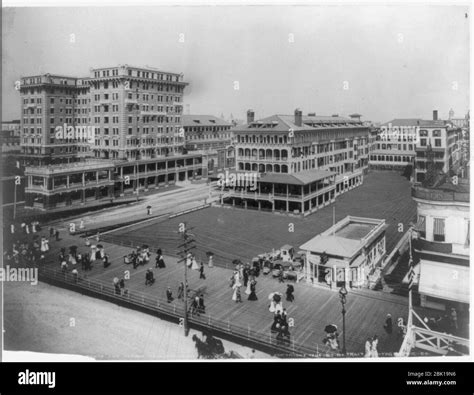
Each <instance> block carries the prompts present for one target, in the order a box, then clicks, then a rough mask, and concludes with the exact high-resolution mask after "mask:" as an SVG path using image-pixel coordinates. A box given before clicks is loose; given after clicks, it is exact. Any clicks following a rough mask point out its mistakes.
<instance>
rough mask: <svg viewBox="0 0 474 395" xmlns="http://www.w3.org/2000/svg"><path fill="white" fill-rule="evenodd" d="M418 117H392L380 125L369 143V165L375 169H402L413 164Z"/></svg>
mask: <svg viewBox="0 0 474 395" xmlns="http://www.w3.org/2000/svg"><path fill="white" fill-rule="evenodd" d="M419 121H420V119H393V120H391V121H389V122H386V123H384V124H382V125H381V126H380V128H379V129H378V130H377V135H376V137H375V141H374V142H373V143H372V145H371V151H370V157H369V167H370V168H371V169H377V170H403V169H404V168H405V167H406V166H407V165H410V164H413V161H414V158H415V142H416V136H417V132H416V131H417V128H418V122H419Z"/></svg>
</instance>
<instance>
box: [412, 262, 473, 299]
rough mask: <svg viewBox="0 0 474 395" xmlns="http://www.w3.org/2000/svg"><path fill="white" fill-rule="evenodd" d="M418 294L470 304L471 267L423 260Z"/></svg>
mask: <svg viewBox="0 0 474 395" xmlns="http://www.w3.org/2000/svg"><path fill="white" fill-rule="evenodd" d="M418 292H419V293H420V294H423V295H427V296H432V297H434V298H439V299H445V300H451V301H455V302H462V303H469V267H465V266H459V265H452V264H449V263H443V262H434V261H429V260H423V259H422V260H421V261H420V282H419V287H418Z"/></svg>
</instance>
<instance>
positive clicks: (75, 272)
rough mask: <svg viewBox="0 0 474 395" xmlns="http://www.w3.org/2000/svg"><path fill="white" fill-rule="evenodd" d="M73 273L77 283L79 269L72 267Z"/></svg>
mask: <svg viewBox="0 0 474 395" xmlns="http://www.w3.org/2000/svg"><path fill="white" fill-rule="evenodd" d="M71 273H72V278H73V280H74V282H75V283H77V278H78V277H79V272H78V271H77V269H76V268H74V269H72V271H71Z"/></svg>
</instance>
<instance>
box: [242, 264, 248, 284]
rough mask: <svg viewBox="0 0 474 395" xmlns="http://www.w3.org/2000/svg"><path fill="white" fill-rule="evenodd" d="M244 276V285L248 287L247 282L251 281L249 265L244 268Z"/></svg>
mask: <svg viewBox="0 0 474 395" xmlns="http://www.w3.org/2000/svg"><path fill="white" fill-rule="evenodd" d="M243 277H244V287H247V284H248V281H249V270H248V268H247V267H245V268H244V270H243Z"/></svg>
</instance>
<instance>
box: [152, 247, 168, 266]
mask: <svg viewBox="0 0 474 395" xmlns="http://www.w3.org/2000/svg"><path fill="white" fill-rule="evenodd" d="M158 251H160V253H159V254H157V255H156V260H155V267H158V268H160V269H164V268H165V267H166V265H165V261H164V259H163V255H161V250H158Z"/></svg>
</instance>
